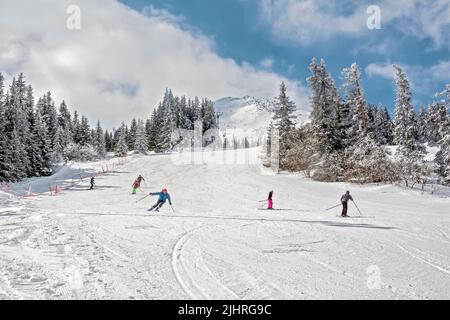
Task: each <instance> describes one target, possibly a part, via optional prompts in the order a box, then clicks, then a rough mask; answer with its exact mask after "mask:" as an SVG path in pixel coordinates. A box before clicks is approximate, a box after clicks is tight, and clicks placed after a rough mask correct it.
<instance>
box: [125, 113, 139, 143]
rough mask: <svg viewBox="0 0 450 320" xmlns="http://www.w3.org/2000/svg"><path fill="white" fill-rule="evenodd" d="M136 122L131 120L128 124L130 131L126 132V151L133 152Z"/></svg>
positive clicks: (134, 119)
mask: <svg viewBox="0 0 450 320" xmlns="http://www.w3.org/2000/svg"><path fill="white" fill-rule="evenodd" d="M136 131H137V120H136V118H133V120H131V124H130V130H129V131H128V137H127V143H128V150H134V144H135V142H136Z"/></svg>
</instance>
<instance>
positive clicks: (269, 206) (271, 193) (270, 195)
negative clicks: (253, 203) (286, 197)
mask: <svg viewBox="0 0 450 320" xmlns="http://www.w3.org/2000/svg"><path fill="white" fill-rule="evenodd" d="M272 196H273V190H272V191H270V192H269V197H268V199H267V202H268V207H267V209H268V210H273V200H272Z"/></svg>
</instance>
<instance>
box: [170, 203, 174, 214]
mask: <svg viewBox="0 0 450 320" xmlns="http://www.w3.org/2000/svg"><path fill="white" fill-rule="evenodd" d="M170 207H171V208H172V211H173V213H175V209H174V208H173V207H172V205H170Z"/></svg>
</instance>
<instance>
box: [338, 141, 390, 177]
mask: <svg viewBox="0 0 450 320" xmlns="http://www.w3.org/2000/svg"><path fill="white" fill-rule="evenodd" d="M346 161H347V162H346V164H345V165H344V167H345V168H346V170H345V180H346V181H353V182H358V183H372V182H386V181H388V182H392V181H395V180H396V176H395V172H394V169H393V166H392V163H391V162H390V160H389V158H388V156H387V152H386V150H385V149H384V148H383V147H381V146H380V145H378V143H377V142H376V141H375V140H374V139H373V138H372V137H371V135H366V136H362V137H361V138H360V139H359V140H358V141H357V143H355V145H354V146H352V147H351V148H350V150H349V157H348V159H347V160H346Z"/></svg>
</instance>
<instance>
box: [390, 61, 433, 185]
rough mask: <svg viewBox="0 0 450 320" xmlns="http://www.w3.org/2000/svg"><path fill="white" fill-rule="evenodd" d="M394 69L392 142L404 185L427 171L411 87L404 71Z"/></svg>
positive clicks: (397, 67) (414, 181)
mask: <svg viewBox="0 0 450 320" xmlns="http://www.w3.org/2000/svg"><path fill="white" fill-rule="evenodd" d="M394 68H395V69H396V79H395V84H396V101H395V102H396V105H395V121H394V142H395V143H396V144H397V145H398V155H397V157H398V166H399V168H398V172H399V173H400V175H401V178H402V180H403V181H404V182H405V184H406V186H409V185H410V183H411V182H412V183H413V184H415V183H417V182H419V181H423V180H424V179H425V176H426V175H427V173H428V167H427V166H426V163H425V160H424V156H425V155H424V153H425V148H424V146H423V145H422V144H421V143H420V142H419V137H418V130H417V117H416V113H415V111H414V108H413V106H412V103H411V89H410V84H409V80H408V78H407V76H406V74H405V72H404V71H403V70H402V69H401V67H399V66H394Z"/></svg>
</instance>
